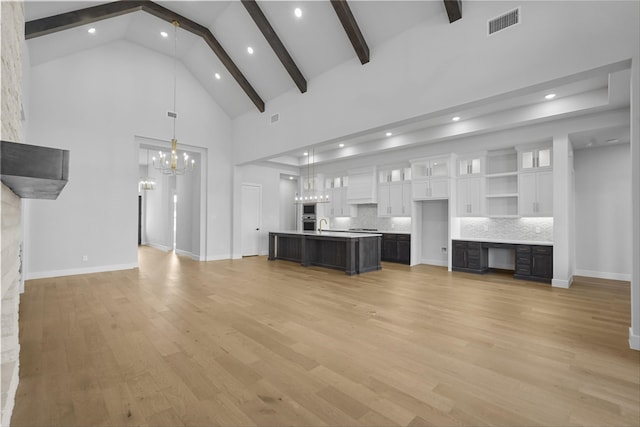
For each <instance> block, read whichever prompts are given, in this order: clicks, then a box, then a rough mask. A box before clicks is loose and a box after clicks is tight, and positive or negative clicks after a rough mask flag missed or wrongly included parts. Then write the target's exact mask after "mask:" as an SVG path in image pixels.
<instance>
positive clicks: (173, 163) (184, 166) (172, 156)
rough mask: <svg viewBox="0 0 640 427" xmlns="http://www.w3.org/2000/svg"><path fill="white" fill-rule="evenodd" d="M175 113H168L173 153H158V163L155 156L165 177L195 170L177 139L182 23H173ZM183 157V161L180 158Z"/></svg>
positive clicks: (154, 163)
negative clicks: (177, 98) (179, 56)
mask: <svg viewBox="0 0 640 427" xmlns="http://www.w3.org/2000/svg"><path fill="white" fill-rule="evenodd" d="M172 24H173V111H170V112H169V113H168V115H169V117H171V118H173V138H172V139H171V153H169V154H167V153H164V152H163V151H159V152H158V156H159V158H158V159H157V161H156V158H155V156H154V157H153V158H152V159H153V167H154V168H156V169H158V170H159V171H160V172H161V173H163V174H164V175H184V174H185V173H186V172H190V171H192V170H193V167H194V165H195V162H196V161H195V160H193V159H191V161H189V155H188V154H187V153H183V154H182V156H178V140H177V139H176V120H177V118H178V114H177V113H176V88H177V77H176V76H177V61H178V59H177V47H178V27H179V26H180V23H179V22H178V21H173V22H172ZM179 157H182V161H179V160H178V158H179Z"/></svg>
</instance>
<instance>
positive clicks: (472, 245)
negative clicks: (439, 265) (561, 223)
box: [451, 240, 553, 283]
mask: <svg viewBox="0 0 640 427" xmlns="http://www.w3.org/2000/svg"><path fill="white" fill-rule="evenodd" d="M452 247H453V250H452V254H451V264H452V265H451V269H452V270H453V271H465V272H468V273H480V274H482V273H486V272H488V271H489V270H490V269H489V249H490V248H496V249H509V250H513V251H514V252H515V271H514V275H513V277H515V278H516V279H525V280H535V281H539V282H546V283H551V279H552V278H553V245H550V244H521V243H504V242H491V241H475V240H473V241H472V240H453V242H452Z"/></svg>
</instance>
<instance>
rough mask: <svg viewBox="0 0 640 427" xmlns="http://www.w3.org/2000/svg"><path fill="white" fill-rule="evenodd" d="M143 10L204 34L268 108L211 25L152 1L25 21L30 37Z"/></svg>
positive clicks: (120, 3) (233, 72)
mask: <svg viewBox="0 0 640 427" xmlns="http://www.w3.org/2000/svg"><path fill="white" fill-rule="evenodd" d="M139 10H142V11H144V12H147V13H149V14H151V15H153V16H155V17H157V18H160V19H162V20H164V21H167V22H173V21H178V23H179V24H180V27H181V28H182V29H184V30H186V31H189V32H190V33H193V34H195V35H197V36H200V37H202V38H203V39H204V41H205V42H206V43H207V45H208V46H209V48H210V49H211V50H212V51H213V53H215V54H216V56H217V57H218V59H219V60H220V62H222V64H223V65H224V66H225V67H226V68H227V70H228V71H229V73H230V74H231V75H232V76H233V78H234V79H235V80H236V82H238V84H239V85H240V87H241V88H242V89H243V90H244V92H245V93H246V94H247V96H248V97H249V98H250V99H251V101H252V102H253V103H254V104H255V106H256V107H257V108H258V110H260V112H264V101H263V100H262V98H260V96H259V95H258V93H257V92H256V91H255V89H254V88H253V86H251V84H250V83H249V81H248V80H247V79H246V78H245V77H244V75H243V74H242V72H241V71H240V69H239V68H238V67H237V66H236V64H235V63H234V62H233V60H232V59H231V58H230V57H229V55H228V54H227V52H226V51H225V50H224V48H223V47H222V45H221V44H220V43H219V42H218V40H216V38H215V37H214V36H213V33H211V31H210V30H209V29H208V28H207V27H205V26H203V25H200V24H198V23H197V22H194V21H192V20H190V19H189V18H186V17H184V16H182V15H180V14H178V13H175V12H173V11H172V10H169V9H167V8H166V7H164V6H161V5H159V4H157V3H154V2H152V1H147V0H132V1H116V2H112V3H106V4H102V5H99V6H93V7H88V8H85V9H79V10H75V11H73V12H67V13H62V14H60V15H55V16H50V17H47V18H41V19H36V20H33V21H29V22H26V23H25V38H26V39H27V40H28V39H32V38H34V37H40V36H44V35H47V34H52V33H55V32H58V31H62V30H67V29H69V28H74V27H78V26H81V25H86V24H90V23H92V22H97V21H101V20H103V19H108V18H113V17H115V16H119V15H124V14H126V13H131V12H136V11H139Z"/></svg>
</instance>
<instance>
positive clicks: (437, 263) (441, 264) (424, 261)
mask: <svg viewBox="0 0 640 427" xmlns="http://www.w3.org/2000/svg"><path fill="white" fill-rule="evenodd" d="M420 264H426V265H435V266H438V267H447V266H448V265H449V263H448V262H447V260H441V259H422V260H420Z"/></svg>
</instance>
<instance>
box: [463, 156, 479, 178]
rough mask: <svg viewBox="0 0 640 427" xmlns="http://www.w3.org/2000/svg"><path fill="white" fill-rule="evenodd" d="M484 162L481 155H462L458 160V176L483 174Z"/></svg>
mask: <svg viewBox="0 0 640 427" xmlns="http://www.w3.org/2000/svg"><path fill="white" fill-rule="evenodd" d="M482 163H483V158H482V157H481V156H473V157H461V158H460V159H459V160H458V176H468V175H480V174H482Z"/></svg>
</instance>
